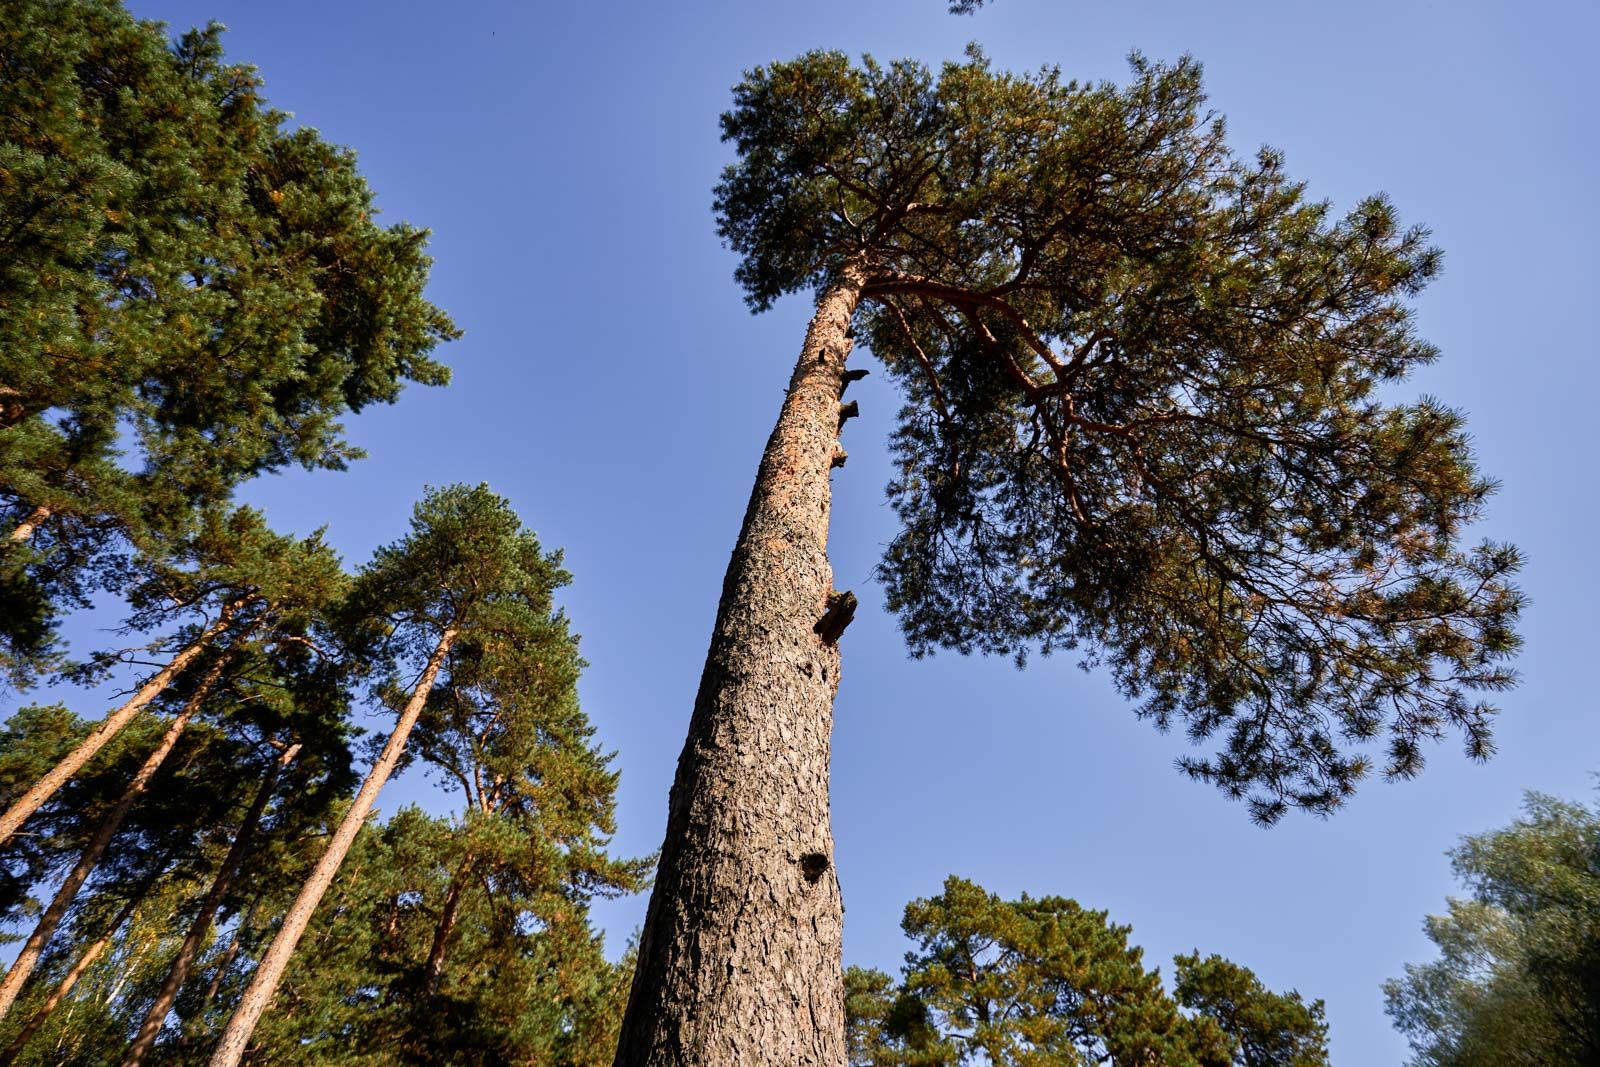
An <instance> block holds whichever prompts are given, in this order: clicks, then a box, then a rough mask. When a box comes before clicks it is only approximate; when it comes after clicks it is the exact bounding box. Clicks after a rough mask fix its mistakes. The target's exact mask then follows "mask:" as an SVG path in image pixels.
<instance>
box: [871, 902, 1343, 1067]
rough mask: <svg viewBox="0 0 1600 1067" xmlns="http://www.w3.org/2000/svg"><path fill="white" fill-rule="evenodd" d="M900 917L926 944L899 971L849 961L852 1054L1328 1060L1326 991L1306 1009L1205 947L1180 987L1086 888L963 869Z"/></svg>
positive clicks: (903, 1065) (1242, 1064) (1293, 1064)
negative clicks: (1170, 989)
mask: <svg viewBox="0 0 1600 1067" xmlns="http://www.w3.org/2000/svg"><path fill="white" fill-rule="evenodd" d="M902 929H904V930H905V932H906V935H907V936H908V937H910V938H911V939H912V941H913V942H915V944H916V949H915V950H914V951H912V952H908V953H907V954H906V963H905V967H904V968H903V977H902V979H901V981H900V982H899V983H898V984H896V983H895V982H894V980H893V979H892V978H890V977H889V976H888V975H886V974H883V973H882V972H880V971H872V970H865V969H862V968H859V967H851V968H849V969H848V970H847V972H846V974H845V1010H846V1017H847V1020H848V1029H847V1034H848V1039H849V1047H850V1062H851V1064H852V1067H958V1065H962V1064H992V1065H995V1067H1008V1065H1009V1067H1025V1065H1029V1067H1046V1065H1052V1067H1053V1065H1059V1067H1079V1065H1083V1067H1088V1065H1091V1064H1099V1063H1107V1062H1109V1063H1117V1064H1161V1065H1163V1067H1185V1065H1189V1067H1224V1065H1228V1064H1237V1065H1239V1067H1263V1065H1272V1067H1326V1064H1327V1062H1328V1058H1327V1046H1326V1026H1325V1024H1324V1023H1323V1022H1322V1009H1321V1002H1317V1003H1316V1004H1314V1005H1312V1006H1311V1007H1309V1008H1307V1007H1306V1006H1305V1005H1304V1004H1303V1003H1302V1001H1301V999H1300V997H1299V995H1298V994H1295V993H1291V994H1288V995H1279V994H1274V993H1271V992H1270V991H1268V990H1266V989H1265V988H1264V987H1263V986H1262V985H1261V983H1260V981H1259V980H1258V979H1256V977H1255V975H1253V974H1251V973H1250V971H1248V970H1247V969H1245V968H1243V967H1240V966H1238V965H1237V964H1233V963H1229V962H1228V961H1226V960H1223V959H1222V958H1221V957H1217V956H1213V957H1210V958H1209V959H1207V960H1205V961H1201V960H1200V959H1199V957H1198V954H1197V955H1195V956H1192V957H1179V958H1178V960H1177V965H1178V976H1179V977H1178V991H1177V998H1176V999H1174V998H1173V997H1171V996H1168V994H1167V993H1166V991H1165V990H1164V989H1163V987H1162V984H1161V977H1160V974H1159V973H1158V972H1157V971H1154V970H1146V969H1145V966H1144V963H1143V953H1142V951H1141V950H1140V949H1138V948H1136V947H1133V946H1130V945H1129V944H1128V934H1129V932H1130V928H1129V927H1126V926H1118V925H1116V924H1114V923H1112V922H1110V921H1109V919H1108V918H1107V916H1106V913H1105V912H1103V911H1090V910H1087V909H1085V908H1082V907H1081V906H1079V905H1078V903H1077V902H1076V901H1072V900H1068V899H1065V898H1062V897H1042V898H1038V899H1035V898H1031V897H1029V896H1027V895H1026V894H1024V895H1023V896H1022V897H1021V898H1020V899H1018V900H1014V901H1008V900H1002V899H1001V898H1000V897H999V896H998V895H996V894H993V893H988V892H985V891H984V890H983V889H982V888H981V887H980V886H978V885H975V884H974V883H972V882H969V881H967V880H965V879H961V878H956V877H953V876H952V877H950V878H948V879H946V880H945V883H944V892H943V893H941V894H940V895H938V896H935V897H931V898H929V899H926V900H915V901H912V902H911V903H910V904H908V905H907V906H906V911H905V920H904V922H903V923H902ZM1180 1006H1181V1007H1183V1008H1187V1009H1190V1011H1189V1012H1188V1013H1186V1012H1184V1011H1181V1010H1180Z"/></svg>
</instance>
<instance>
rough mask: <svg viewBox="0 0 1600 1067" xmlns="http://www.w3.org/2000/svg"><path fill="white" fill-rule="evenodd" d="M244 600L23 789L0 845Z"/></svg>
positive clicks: (4, 823) (4, 819) (2, 824)
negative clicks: (58, 761)
mask: <svg viewBox="0 0 1600 1067" xmlns="http://www.w3.org/2000/svg"><path fill="white" fill-rule="evenodd" d="M244 604H245V599H244V598H240V599H238V600H234V601H230V602H229V603H228V604H226V605H225V606H224V607H223V609H222V611H221V612H220V613H218V615H217V618H216V621H215V622H213V623H211V624H210V625H209V626H207V627H206V628H205V629H204V630H201V631H200V636H198V637H196V638H195V639H194V640H193V641H191V642H190V643H189V644H188V645H186V646H184V648H183V649H182V650H181V651H180V652H179V653H178V654H177V655H176V656H173V657H172V659H171V660H170V661H169V662H168V663H167V665H166V666H165V667H163V668H161V670H159V671H158V672H156V675H155V677H153V678H151V679H150V680H149V681H148V682H146V683H144V685H143V686H141V687H140V688H139V691H138V692H137V693H135V694H134V695H133V697H132V699H130V700H129V701H128V702H127V703H126V704H124V705H122V706H121V707H120V708H117V709H116V710H115V711H113V712H112V713H111V714H110V715H107V716H106V717H105V718H104V719H102V720H100V725H98V726H96V727H95V728H94V729H93V730H91V731H90V732H89V736H88V737H86V738H84V739H83V742H82V743H81V744H79V745H78V747H77V748H75V749H73V750H72V751H71V752H69V753H67V755H66V756H65V757H63V758H62V760H61V762H60V763H57V764H56V765H55V766H54V767H52V768H50V770H49V771H47V772H46V773H45V775H44V777H42V778H40V779H39V780H38V781H37V782H35V783H34V785H33V788H32V789H29V790H28V791H27V793H25V794H24V795H23V797H22V799H21V800H19V801H17V802H16V803H15V804H13V805H11V807H10V808H9V809H8V810H7V811H6V813H5V814H4V815H0V845H3V844H5V843H6V842H7V841H9V840H11V835H12V834H14V833H16V832H17V831H18V830H19V829H21V827H22V824H23V823H25V822H27V821H28V817H29V816H30V815H32V814H33V813H34V812H36V811H38V810H39V809H40V808H41V807H42V806H43V805H44V802H45V801H47V800H49V799H50V798H51V797H52V796H54V795H55V793H56V790H58V789H60V788H61V787H62V786H63V785H65V784H66V783H67V781H68V779H70V778H71V777H72V776H73V775H75V774H77V773H78V772H79V771H80V770H82V769H83V765H84V764H85V763H88V762H89V761H90V760H92V759H94V757H95V755H96V754H97V753H99V751H100V750H101V749H102V748H105V747H106V744H107V742H109V741H110V740H111V739H112V738H113V737H116V736H117V734H118V733H120V732H121V731H122V728H123V727H124V726H127V725H128V723H130V722H132V721H133V718H134V716H136V715H138V714H139V712H141V711H143V710H144V708H145V705H147V704H149V703H150V702H151V701H152V700H154V699H155V698H156V697H158V696H160V695H161V692H162V690H164V689H166V688H167V686H169V685H171V684H172V680H173V679H174V678H176V677H177V676H178V675H180V674H182V673H183V671H184V668H186V667H188V666H189V664H191V663H193V662H194V661H195V659H196V658H197V657H199V655H200V654H201V653H202V652H204V651H205V650H206V649H207V648H209V647H210V646H211V644H212V642H214V641H215V640H216V639H217V637H218V636H219V635H220V634H222V632H223V631H224V630H226V629H227V628H228V627H229V626H230V625H231V624H232V623H233V616H234V615H235V614H236V613H237V612H238V611H239V609H240V608H242V607H243V606H244Z"/></svg>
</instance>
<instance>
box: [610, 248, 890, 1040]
mask: <svg viewBox="0 0 1600 1067" xmlns="http://www.w3.org/2000/svg"><path fill="white" fill-rule="evenodd" d="M862 284H863V274H862V272H861V271H860V270H859V269H857V268H856V267H854V266H850V267H847V268H846V269H845V270H844V271H843V272H842V276H841V278H840V280H839V281H838V282H837V283H836V284H834V285H833V286H831V287H830V288H829V289H828V290H826V291H825V292H824V293H823V294H822V297H821V299H820V300H819V301H818V304H817V312H816V315H815V316H814V317H813V318H812V320H811V326H810V328H809V330H807V332H806V340H805V346H804V347H803V348H802V349H801V352H800V358H799V360H798V361H797V362H796V364H795V369H794V375H793V377H792V378H791V379H790V385H789V394H788V397H787V399H786V400H785V401H784V404H783V411H782V414H780V415H779V417H778V424H777V426H776V427H775V428H774V429H773V431H772V436H771V438H770V439H768V441H767V447H766V451H765V452H764V453H763V454H762V457H761V466H760V469H759V470H758V472H757V474H756V482H755V488H754V491H753V492H752V493H751V496H750V503H749V507H748V509H747V510H746V512H745V518H744V527H743V529H742V530H741V531H740V533H739V540H738V542H737V543H736V545H735V546H734V550H733V558H732V560H731V561H730V562H729V564H728V573H727V577H726V578H725V579H724V580H723V586H722V599H721V602H720V603H719V604H718V606H717V620H716V626H715V628H714V630H713V632H712V636H711V649H710V652H709V653H708V655H707V657H706V665H705V671H704V673H703V674H702V675H701V679H700V692H699V695H698V696H697V697H696V698H695V706H694V716H693V719H692V720H691V721H690V725H689V738H688V741H687V742H686V744H685V745H684V749H683V754H682V755H681V756H680V757H679V758H678V773H677V779H676V781H675V782H674V783H673V786H672V799H671V802H670V806H669V810H668V816H667V836H666V842H665V844H664V845H663V846H662V850H661V864H660V868H659V870H658V872H657V875H656V882H655V889H654V892H653V893H652V894H651V897H650V910H649V913H648V916H647V918H646V920H645V927H644V934H643V937H642V939H641V941H640V944H639V964H638V969H637V971H636V972H635V973H634V979H633V989H632V994H631V996H630V997H629V1001H628V1011H627V1015H626V1016H625V1018H624V1020H623V1024H622V1037H621V1042H620V1044H619V1047H618V1049H617V1058H616V1062H617V1064H618V1067H645V1065H649V1067H667V1065H673V1067H679V1065H691V1064H692V1065H697V1067H698V1065H717V1067H723V1065H744V1064H752V1065H753V1064H776V1065H786V1067H787V1065H801V1064H808V1065H810V1064H814V1065H826V1067H843V1065H844V1063H845V1043H844V1003H843V1000H844V985H843V979H842V976H841V963H840V932H841V926H842V923H843V913H844V908H843V905H842V903H841V900H840V895H839V883H838V880H837V878H836V877H835V874H834V870H833V831H832V829H831V827H830V825H829V818H828V757H829V744H830V734H831V732H832V728H833V697H834V693H835V692H836V690H837V688H838V683H839V651H838V648H837V646H836V644H835V643H834V642H833V641H832V640H829V639H826V638H825V637H824V636H822V635H821V634H819V632H818V629H817V627H818V624H819V622H820V621H821V619H822V617H823V616H824V614H825V613H826V612H827V610H828V608H829V606H830V604H831V594H832V593H833V574H832V568H831V567H830V566H829V563H828V556H827V537H828V509H829V502H830V496H831V490H830V487H829V482H828V476H829V469H830V467H831V466H832V464H833V462H834V458H835V455H836V450H837V449H838V430H839V422H840V416H841V412H840V404H839V397H840V392H841V390H842V388H843V386H844V384H845V379H844V377H843V374H844V369H845V368H844V361H845V358H846V356H847V355H848V354H849V350H850V346H851V342H850V340H849V333H848V331H849V325H850V320H851V317H852V316H853V315H854V313H855V309H856V305H857V304H858V303H859V301H860V297H861V288H862ZM832 636H834V637H836V636H837V634H836V633H835V634H833V635H832Z"/></svg>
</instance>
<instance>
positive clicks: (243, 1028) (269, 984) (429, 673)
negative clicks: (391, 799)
mask: <svg viewBox="0 0 1600 1067" xmlns="http://www.w3.org/2000/svg"><path fill="white" fill-rule="evenodd" d="M455 638H456V632H455V630H454V629H453V628H447V629H446V630H445V631H444V633H442V634H441V635H440V636H439V643H438V644H437V645H436V646H434V650H433V654H432V655H431V656H429V657H428V665H427V667H425V668H424V669H423V671H422V677H421V678H419V679H417V685H416V688H415V689H413V690H412V692H411V699H410V700H408V701H407V702H406V706H405V709H404V710H403V711H401V713H400V719H399V721H398V722H396V723H395V726H394V732H393V733H391V734H390V735H389V741H388V743H387V744H385V745H384V746H383V752H382V753H381V754H380V755H379V756H378V761H377V762H376V763H374V764H373V765H372V770H370V771H368V772H367V778H366V781H364V782H362V783H361V789H360V790H359V791H358V792H357V793H356V798H355V800H354V802H352V803H351V805H350V810H349V811H347V812H346V813H345V816H344V819H343V821H341V822H340V823H339V829H338V830H336V831H334V835H333V839H332V840H331V841H329V842H328V848H327V850H326V851H325V852H323V854H322V858H321V859H319V860H318V861H317V865H316V867H315V868H314V869H313V870H312V872H311V874H310V876H309V877H307V878H306V883H305V885H303V886H301V887H300V893H299V895H298V896H296V897H295V899H294V903H293V904H292V905H290V907H289V911H288V914H286V915H285V916H284V917H283V925H282V926H281V927H279V928H278V935H277V936H276V937H274V938H273V939H272V945H271V946H270V947H269V948H268V949H267V954H266V955H265V956H263V957H261V964H260V966H258V967H257V968H256V973H255V974H254V975H253V976H252V977H251V979H250V984H249V985H248V986H247V987H245V991H244V994H243V996H241V997H240V998H239V1003H238V1004H237V1005H236V1006H235V1007H234V1009H233V1016H232V1017H231V1018H230V1019H229V1020H228V1027H227V1029H226V1030H224V1031H223V1032H222V1038H221V1040H219V1041H218V1042H217V1048H216V1051H215V1052H213V1053H212V1055H211V1067H238V1063H239V1060H240V1059H241V1058H242V1057H243V1056H244V1051H245V1046H246V1045H248V1044H249V1043H250V1035H251V1034H252V1033H254V1032H255V1028H256V1023H257V1022H258V1021H260V1019H261V1013H262V1012H264V1011H265V1010H266V1009H267V1004H268V1003H269V1002H270V1001H271V1000H272V995H273V994H274V993H276V992H277V991H278V983H279V982H280V981H282V980H283V972H284V970H285V968H287V967H288V966H289V957H291V956H292V955H294V949H295V946H296V945H298V944H299V943H300V938H301V936H302V935H303V934H304V933H305V932H306V927H307V926H308V925H309V924H310V922H311V913H312V912H314V911H316V910H317V904H318V903H320V902H321V900H322V895H323V894H324V893H326V892H327V891H328V886H329V885H331V884H332V883H333V876H334V875H335V874H337V873H338V872H339V865H340V864H341V863H343V862H344V857H345V854H346V853H348V852H349V851H350V846H351V845H352V844H353V843H354V842H355V839H356V834H357V833H358V832H360V830H361V826H362V824H363V823H365V822H366V821H367V813H368V812H370V811H371V810H372V805H373V804H374V803H375V802H376V801H377V799H378V793H379V791H380V790H382V789H383V785H384V783H385V782H387V781H388V780H389V775H391V774H393V773H394V768H395V764H397V763H399V762H400V753H401V752H403V751H404V750H405V747H406V738H408V737H409V736H410V735H411V728H412V727H413V726H415V725H416V724H417V716H418V715H420V714H422V705H423V704H424V703H425V702H426V701H427V699H428V693H429V692H430V691H431V690H432V689H433V683H434V679H436V678H437V677H438V676H439V668H440V667H442V666H444V658H445V656H446V655H448V654H449V652H450V645H451V643H452V642H454V641H455Z"/></svg>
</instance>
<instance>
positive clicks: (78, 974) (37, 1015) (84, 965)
mask: <svg viewBox="0 0 1600 1067" xmlns="http://www.w3.org/2000/svg"><path fill="white" fill-rule="evenodd" d="M155 881H156V880H155V879H153V878H152V879H151V880H150V881H149V882H147V883H146V884H145V887H144V889H143V890H140V891H139V892H138V893H135V894H134V895H133V896H131V897H129V898H128V902H127V903H126V904H124V905H123V906H122V910H121V911H119V912H117V915H116V918H114V919H112V920H111V925H110V926H108V927H106V931H105V933H103V934H101V935H100V937H99V938H98V939H96V941H95V943H94V944H92V945H90V946H89V947H88V948H86V949H84V950H83V953H82V954H81V955H80V956H79V957H78V962H77V963H74V964H73V965H72V969H71V970H70V971H68V972H67V976H66V977H65V978H63V979H61V984H60V985H58V986H56V989H55V992H54V993H51V994H50V996H49V997H48V998H47V999H46V1000H45V1002H44V1003H43V1004H42V1005H40V1006H39V1010H38V1011H36V1012H34V1013H33V1015H32V1016H31V1017H30V1018H29V1019H28V1022H27V1025H26V1026H24V1027H23V1028H22V1029H21V1030H20V1031H18V1033H17V1036H16V1037H15V1038H13V1039H12V1041H11V1044H10V1045H9V1046H7V1048H6V1050H5V1051H4V1052H0V1067H11V1064H12V1063H14V1062H16V1059H17V1057H18V1056H20V1055H21V1054H22V1050H23V1049H24V1048H26V1047H27V1045H28V1042H29V1041H32V1040H33V1035H35V1034H37V1033H38V1032H39V1028H40V1027H42V1026H43V1025H44V1024H45V1023H46V1022H47V1021H49V1019H50V1016H51V1015H53V1014H54V1013H55V1010H56V1008H58V1007H60V1006H61V1002H62V1001H63V1000H65V999H66V997H67V994H68V993H70V992H72V987H73V986H75V985H77V984H78V979H80V978H82V977H83V976H84V973H85V972H87V971H88V970H89V968H90V967H93V966H94V961H95V960H97V959H99V958H100V954H101V953H103V952H104V951H105V950H106V946H107V945H109V944H111V939H112V938H113V937H116V936H117V931H118V930H120V929H122V924H123V923H125V922H127V921H128V919H129V917H131V916H132V915H133V913H134V910H135V909H136V908H138V906H139V902H140V901H141V900H143V899H144V894H145V890H148V889H149V887H150V886H152V885H155Z"/></svg>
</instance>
